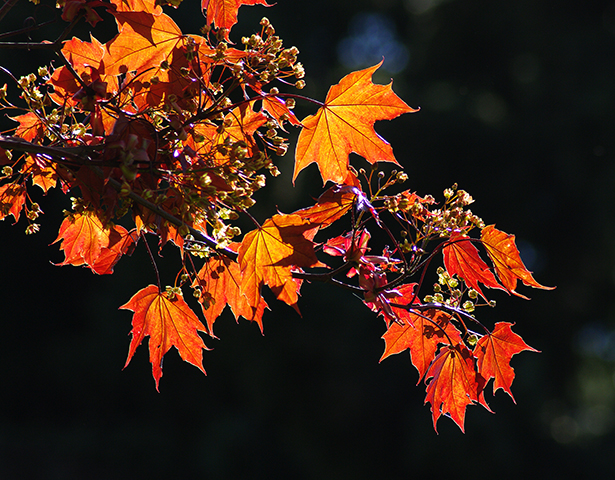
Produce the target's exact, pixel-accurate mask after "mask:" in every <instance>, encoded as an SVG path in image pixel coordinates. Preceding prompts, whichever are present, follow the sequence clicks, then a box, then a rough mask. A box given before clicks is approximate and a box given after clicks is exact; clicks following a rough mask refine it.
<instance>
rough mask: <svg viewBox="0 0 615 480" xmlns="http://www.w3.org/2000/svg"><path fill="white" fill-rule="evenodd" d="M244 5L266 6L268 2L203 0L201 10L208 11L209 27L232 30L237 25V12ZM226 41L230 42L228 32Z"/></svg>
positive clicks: (257, 0) (263, 0)
mask: <svg viewBox="0 0 615 480" xmlns="http://www.w3.org/2000/svg"><path fill="white" fill-rule="evenodd" d="M242 5H264V6H265V7H270V6H271V5H269V4H268V3H267V0H201V9H203V10H207V25H212V24H213V25H215V26H216V27H217V28H225V29H226V30H230V29H231V27H232V26H233V25H235V24H236V23H237V12H238V10H239V7H241V6H242ZM225 39H226V40H228V32H226V35H225Z"/></svg>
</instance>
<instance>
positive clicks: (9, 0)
mask: <svg viewBox="0 0 615 480" xmlns="http://www.w3.org/2000/svg"><path fill="white" fill-rule="evenodd" d="M18 1H19V0H6V2H5V3H4V5H2V7H1V8H0V20H2V19H3V18H4V17H5V16H6V14H7V13H9V10H11V8H13V7H14V6H15V4H16V3H17V2H18Z"/></svg>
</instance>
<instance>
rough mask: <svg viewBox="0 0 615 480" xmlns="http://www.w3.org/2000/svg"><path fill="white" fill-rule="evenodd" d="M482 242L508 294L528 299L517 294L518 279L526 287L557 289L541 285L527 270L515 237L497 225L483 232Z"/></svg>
mask: <svg viewBox="0 0 615 480" xmlns="http://www.w3.org/2000/svg"><path fill="white" fill-rule="evenodd" d="M480 238H481V241H482V243H483V245H484V246H485V249H486V250H487V254H488V255H489V258H491V261H492V262H493V267H494V268H495V272H496V273H497V275H498V278H499V279H500V281H501V282H502V285H504V288H506V290H508V292H510V293H512V294H514V295H516V296H518V297H521V298H525V299H526V300H527V299H528V298H527V297H526V296H525V295H521V294H520V293H517V292H516V291H515V289H516V288H517V279H519V280H521V281H522V282H523V283H524V285H527V286H528V287H534V288H542V289H543V290H553V289H554V288H555V287H545V286H544V285H541V284H540V283H538V282H537V281H536V280H534V277H532V273H531V272H529V271H528V269H527V268H525V265H524V264H523V261H522V260H521V256H520V255H519V250H517V246H516V245H515V236H514V235H509V234H508V233H505V232H502V231H501V230H498V229H496V228H495V225H488V226H486V227H485V228H483V230H482V231H481V236H480Z"/></svg>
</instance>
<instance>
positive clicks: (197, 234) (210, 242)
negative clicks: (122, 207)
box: [90, 166, 237, 261]
mask: <svg viewBox="0 0 615 480" xmlns="http://www.w3.org/2000/svg"><path fill="white" fill-rule="evenodd" d="M90 168H91V169H92V170H93V171H94V173H95V174H96V175H97V176H98V177H99V178H102V179H103V180H105V181H106V182H107V183H108V184H109V185H111V187H112V188H113V189H114V190H115V191H117V192H120V191H121V190H122V184H121V183H120V182H119V181H117V180H115V179H114V178H110V177H109V178H106V177H105V174H104V173H103V171H102V170H101V169H100V168H98V167H94V166H91V167H90ZM127 197H128V198H130V199H131V200H132V201H134V202H135V203H138V204H139V205H141V206H143V207H145V208H147V209H148V210H150V211H152V212H153V213H155V214H156V215H158V216H160V217H162V218H163V219H164V220H166V221H167V222H169V223H171V224H173V225H175V226H176V227H182V226H185V227H187V228H188V230H189V231H190V234H191V235H192V236H193V237H194V238H198V239H200V241H202V242H203V243H204V244H205V245H207V246H208V247H211V248H213V249H215V250H216V251H217V252H219V253H220V254H222V255H224V256H225V257H228V258H230V259H231V260H233V261H236V260H237V253H236V252H233V251H232V250H230V249H229V248H220V247H219V245H218V242H216V240H214V239H213V238H211V237H210V236H209V235H206V234H204V233H203V232H201V231H200V230H197V229H196V228H194V227H191V226H189V225H186V223H185V222H182V221H181V220H180V219H179V218H177V217H175V216H173V215H171V214H170V213H169V212H167V211H166V210H163V209H162V208H160V207H159V206H158V205H156V204H155V203H152V202H150V201H149V200H146V199H145V198H143V197H141V196H140V195H137V194H136V193H135V192H133V191H132V190H131V191H130V192H129V193H128V195H127Z"/></svg>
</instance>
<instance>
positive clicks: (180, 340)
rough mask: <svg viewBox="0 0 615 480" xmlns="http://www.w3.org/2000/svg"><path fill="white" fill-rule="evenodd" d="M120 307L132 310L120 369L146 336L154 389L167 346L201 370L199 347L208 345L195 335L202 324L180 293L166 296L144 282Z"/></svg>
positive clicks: (201, 329) (159, 375)
mask: <svg viewBox="0 0 615 480" xmlns="http://www.w3.org/2000/svg"><path fill="white" fill-rule="evenodd" d="M120 309H124V310H131V311H133V312H134V315H133V317H132V331H131V332H130V333H131V334H132V340H131V342H130V348H129V350H128V358H127V359H126V365H124V368H126V366H127V365H128V364H129V363H130V360H131V359H132V356H133V355H134V353H135V350H136V349H137V347H138V346H139V345H141V342H143V339H144V338H145V337H146V336H149V337H150V339H149V359H150V362H151V364H152V375H153V376H154V380H156V390H158V385H159V382H160V377H162V358H163V357H164V355H165V354H166V353H167V352H168V351H169V350H170V348H171V347H175V348H177V351H178V352H179V355H180V356H181V358H182V360H184V361H186V362H188V363H191V364H192V365H194V366H195V367H197V368H198V369H199V370H201V371H202V372H203V373H205V369H204V368H203V349H205V350H208V348H207V347H206V346H205V343H203V339H202V338H201V337H200V336H199V334H198V331H203V332H204V331H205V327H204V326H203V324H202V323H201V322H200V320H199V319H198V318H197V316H196V315H195V313H194V312H193V311H192V309H191V308H190V307H189V306H188V304H187V303H186V302H185V300H184V298H183V297H182V296H181V295H179V294H175V295H172V296H169V294H168V293H167V292H160V291H159V290H158V287H157V286H156V285H148V286H147V287H145V288H143V289H141V290H139V291H138V292H137V293H136V294H135V295H134V296H133V297H132V298H131V299H130V300H129V301H128V303H126V304H125V305H122V306H121V307H120Z"/></svg>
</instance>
